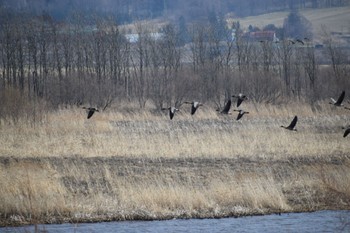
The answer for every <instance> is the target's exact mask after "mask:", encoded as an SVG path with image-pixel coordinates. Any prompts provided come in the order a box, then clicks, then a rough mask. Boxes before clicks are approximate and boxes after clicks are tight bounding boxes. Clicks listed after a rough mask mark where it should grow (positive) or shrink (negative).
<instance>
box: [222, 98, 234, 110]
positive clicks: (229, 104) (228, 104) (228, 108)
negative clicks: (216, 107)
mask: <svg viewBox="0 0 350 233" xmlns="http://www.w3.org/2000/svg"><path fill="white" fill-rule="evenodd" d="M231 103H232V102H231V100H228V101H227V103H226V105H225V107H224V109H223V110H222V111H221V112H223V113H228V112H229V111H230V108H231Z"/></svg>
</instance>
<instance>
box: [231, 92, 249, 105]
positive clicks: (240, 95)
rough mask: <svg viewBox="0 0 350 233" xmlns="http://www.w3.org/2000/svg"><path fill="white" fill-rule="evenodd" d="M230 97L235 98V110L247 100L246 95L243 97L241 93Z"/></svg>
mask: <svg viewBox="0 0 350 233" xmlns="http://www.w3.org/2000/svg"><path fill="white" fill-rule="evenodd" d="M232 97H233V98H237V108H238V107H239V105H241V103H242V102H243V100H247V99H248V97H247V96H246V95H243V94H242V93H239V94H238V95H233V96H232Z"/></svg>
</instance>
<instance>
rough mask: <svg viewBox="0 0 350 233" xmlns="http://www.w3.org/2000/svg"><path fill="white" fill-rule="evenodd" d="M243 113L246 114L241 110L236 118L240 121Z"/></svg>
mask: <svg viewBox="0 0 350 233" xmlns="http://www.w3.org/2000/svg"><path fill="white" fill-rule="evenodd" d="M243 115H244V114H242V113H241V112H239V113H238V115H237V118H236V120H237V121H238V120H239V119H241V118H242V116H243Z"/></svg>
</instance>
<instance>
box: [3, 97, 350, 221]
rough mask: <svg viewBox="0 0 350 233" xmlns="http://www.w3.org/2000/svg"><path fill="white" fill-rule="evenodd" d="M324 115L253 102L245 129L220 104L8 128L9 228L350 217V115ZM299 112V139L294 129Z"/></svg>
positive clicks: (77, 112)
mask: <svg viewBox="0 0 350 233" xmlns="http://www.w3.org/2000/svg"><path fill="white" fill-rule="evenodd" d="M317 106H318V107H317V108H315V109H314V110H313V111H312V110H311V108H310V107H309V106H308V105H297V104H296V103H295V104H290V105H288V106H287V107H279V106H268V105H266V106H262V105H259V106H257V105H254V103H247V104H246V105H245V108H246V109H247V110H248V109H249V111H250V114H249V115H247V116H244V117H243V119H242V121H238V122H237V121H236V120H235V116H218V115H217V114H216V112H215V111H213V110H212V108H210V107H208V106H204V107H203V108H202V109H199V110H198V113H196V115H194V116H193V117H191V116H190V114H189V112H188V111H189V109H187V108H186V107H183V108H182V111H181V112H179V114H178V115H176V116H175V117H174V119H173V120H172V121H170V120H169V119H168V115H167V114H166V113H161V112H158V111H152V110H147V111H136V110H133V108H130V109H129V110H127V109H126V107H125V108H124V109H121V108H119V109H118V110H109V111H106V112H102V113H96V115H94V116H93V117H92V118H91V119H90V120H86V115H85V112H84V111H83V110H81V109H68V110H67V109H62V110H60V111H57V112H53V113H50V114H48V115H47V116H46V117H45V118H44V119H43V121H42V122H41V123H38V124H30V123H28V122H19V123H17V124H10V123H9V122H2V124H1V130H0V144H1V145H2V147H1V148H0V183H1V187H2V188H1V189H0V200H1V201H0V210H1V211H0V219H1V221H0V222H1V225H17V224H26V223H42V222H48V223H53V222H79V221H99V220H126V219H169V218H174V217H175V218H192V217H195V218H207V217H225V216H242V215H251V214H267V213H276V212H291V211H313V210H320V209H350V155H349V151H350V144H349V142H348V140H347V139H348V138H343V137H342V133H343V130H342V129H341V127H342V126H344V125H346V124H347V123H348V122H349V112H348V111H346V110H344V109H340V108H339V109H333V108H332V107H331V106H328V104H322V103H321V104H319V105H317ZM187 110H188V111H187ZM294 115H298V116H299V122H298V125H297V128H298V132H290V131H287V130H284V129H282V128H281V127H280V125H288V124H289V123H290V121H291V119H292V117H293V116H294Z"/></svg>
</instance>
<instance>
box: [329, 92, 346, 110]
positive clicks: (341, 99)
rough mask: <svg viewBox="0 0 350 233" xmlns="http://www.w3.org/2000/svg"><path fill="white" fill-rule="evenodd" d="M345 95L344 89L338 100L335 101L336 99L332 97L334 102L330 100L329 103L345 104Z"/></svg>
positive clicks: (335, 104) (338, 105)
mask: <svg viewBox="0 0 350 233" xmlns="http://www.w3.org/2000/svg"><path fill="white" fill-rule="evenodd" d="M344 97H345V91H343V92H342V93H341V94H340V96H339V98H338V100H337V101H335V99H333V98H331V100H332V102H329V104H333V105H334V106H337V107H340V106H343V104H342V102H343V100H344Z"/></svg>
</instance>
